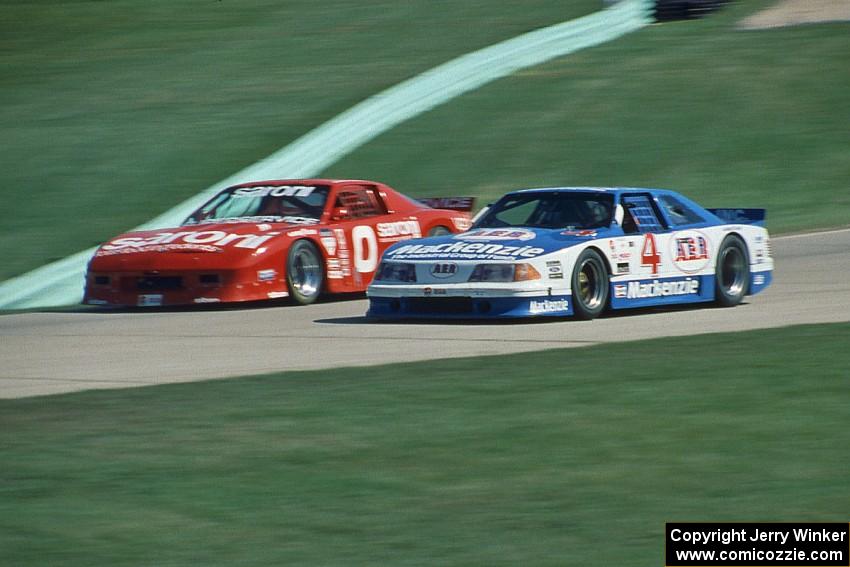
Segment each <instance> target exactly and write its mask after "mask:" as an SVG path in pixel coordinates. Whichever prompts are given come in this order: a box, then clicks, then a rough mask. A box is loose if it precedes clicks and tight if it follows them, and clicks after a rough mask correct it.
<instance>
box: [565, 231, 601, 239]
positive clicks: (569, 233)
mask: <svg viewBox="0 0 850 567" xmlns="http://www.w3.org/2000/svg"><path fill="white" fill-rule="evenodd" d="M561 234H563V235H564V236H581V237H585V238H595V237H596V231H595V230H565V231H563V232H561Z"/></svg>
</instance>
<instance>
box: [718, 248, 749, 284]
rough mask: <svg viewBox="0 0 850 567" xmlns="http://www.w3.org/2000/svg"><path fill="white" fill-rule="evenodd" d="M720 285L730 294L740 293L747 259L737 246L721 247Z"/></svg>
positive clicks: (744, 282) (743, 282)
mask: <svg viewBox="0 0 850 567" xmlns="http://www.w3.org/2000/svg"><path fill="white" fill-rule="evenodd" d="M719 262H720V285H721V287H722V289H723V291H724V292H725V293H726V294H727V295H730V296H738V295H741V294H742V292H743V290H744V285H745V284H746V281H745V278H744V276H745V274H746V272H747V269H746V268H747V260H746V258H745V257H744V254H743V252H742V251H741V249H740V248H738V247H737V246H728V247H726V248H724V249H723V251H722V253H721V257H720V260H719Z"/></svg>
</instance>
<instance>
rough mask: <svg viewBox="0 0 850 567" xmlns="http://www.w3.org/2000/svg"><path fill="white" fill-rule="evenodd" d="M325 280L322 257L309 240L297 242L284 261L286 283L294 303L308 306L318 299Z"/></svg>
mask: <svg viewBox="0 0 850 567" xmlns="http://www.w3.org/2000/svg"><path fill="white" fill-rule="evenodd" d="M324 280H325V268H324V266H323V265H322V255H321V253H320V252H319V249H318V248H316V245H315V244H313V243H312V242H310V241H309V240H297V241H295V242H294V243H293V244H292V246H291V247H290V248H289V255H288V256H287V259H286V282H287V284H289V294H290V295H291V296H292V299H294V300H295V302H296V303H300V304H301V305H308V304H310V303H313V302H314V301H316V300H317V299H318V298H319V295H320V294H321V293H322V286H323V285H324Z"/></svg>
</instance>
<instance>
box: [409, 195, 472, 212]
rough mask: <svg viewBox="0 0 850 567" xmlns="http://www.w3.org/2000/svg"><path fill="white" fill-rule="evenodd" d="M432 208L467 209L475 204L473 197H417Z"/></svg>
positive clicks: (470, 208)
mask: <svg viewBox="0 0 850 567" xmlns="http://www.w3.org/2000/svg"><path fill="white" fill-rule="evenodd" d="M419 201H420V202H421V203H423V204H425V205H428V206H429V207H431V208H432V209H453V210H456V211H469V210H472V207H473V206H474V205H475V197H431V198H424V199H419Z"/></svg>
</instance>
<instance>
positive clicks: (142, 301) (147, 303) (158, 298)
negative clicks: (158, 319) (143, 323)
mask: <svg viewBox="0 0 850 567" xmlns="http://www.w3.org/2000/svg"><path fill="white" fill-rule="evenodd" d="M136 305H138V306H139V307H159V306H160V305H162V294H161V293H143V294H141V295H140V296H139V297H138V298H137V301H136Z"/></svg>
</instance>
